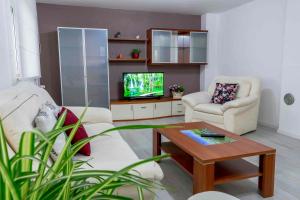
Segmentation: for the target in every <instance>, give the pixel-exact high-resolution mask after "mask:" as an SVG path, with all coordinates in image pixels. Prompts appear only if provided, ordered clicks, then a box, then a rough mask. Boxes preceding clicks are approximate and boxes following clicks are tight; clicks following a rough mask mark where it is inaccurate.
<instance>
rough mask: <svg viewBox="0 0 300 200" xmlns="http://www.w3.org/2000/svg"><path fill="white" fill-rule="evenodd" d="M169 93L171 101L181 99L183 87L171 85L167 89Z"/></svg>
mask: <svg viewBox="0 0 300 200" xmlns="http://www.w3.org/2000/svg"><path fill="white" fill-rule="evenodd" d="M169 89H170V92H171V93H172V96H173V99H181V98H182V96H183V92H184V87H183V86H182V85H179V84H173V85H170V87H169Z"/></svg>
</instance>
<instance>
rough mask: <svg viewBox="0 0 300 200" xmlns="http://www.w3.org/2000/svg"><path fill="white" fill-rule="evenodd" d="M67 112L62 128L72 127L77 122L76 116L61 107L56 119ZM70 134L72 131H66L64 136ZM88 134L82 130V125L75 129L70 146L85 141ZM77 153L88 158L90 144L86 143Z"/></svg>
mask: <svg viewBox="0 0 300 200" xmlns="http://www.w3.org/2000/svg"><path fill="white" fill-rule="evenodd" d="M65 110H66V111H67V115H66V119H65V122H64V126H68V125H72V124H76V123H77V122H78V120H79V119H78V118H77V117H76V115H75V114H74V113H73V112H72V111H70V110H69V109H67V108H65V107H63V108H62V109H61V111H60V112H59V113H58V117H60V116H61V115H62V114H63V113H64V111H65ZM71 132H72V129H70V130H67V131H66V134H67V135H68V136H69V135H70V134H71ZM88 137H89V136H88V134H87V132H86V130H85V128H84V126H83V125H82V124H80V126H79V128H78V129H77V131H76V133H75V135H74V137H73V139H72V144H75V143H76V142H78V141H80V140H82V139H85V138H88ZM79 153H81V154H83V155H86V156H89V155H91V147H90V143H87V144H86V145H84V146H83V147H82V148H81V149H80V150H79Z"/></svg>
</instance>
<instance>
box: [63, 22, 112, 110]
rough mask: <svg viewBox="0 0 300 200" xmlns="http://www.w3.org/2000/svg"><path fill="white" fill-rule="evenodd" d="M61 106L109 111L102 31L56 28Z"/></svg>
mask: <svg viewBox="0 0 300 200" xmlns="http://www.w3.org/2000/svg"><path fill="white" fill-rule="evenodd" d="M58 40H59V58H60V75H61V94H62V104H63V105H66V106H94V107H106V108H109V102H110V100H109V72H108V47H107V41H108V40H107V30H106V29H82V28H64V27H62V28H58Z"/></svg>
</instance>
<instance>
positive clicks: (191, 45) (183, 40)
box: [147, 29, 208, 65]
mask: <svg viewBox="0 0 300 200" xmlns="http://www.w3.org/2000/svg"><path fill="white" fill-rule="evenodd" d="M207 34H208V32H207V31H205V30H187V29H149V30H148V31H147V39H148V41H147V57H148V60H147V63H148V65H166V64H171V65H174V64H194V65H195V64H196V65H200V64H207Z"/></svg>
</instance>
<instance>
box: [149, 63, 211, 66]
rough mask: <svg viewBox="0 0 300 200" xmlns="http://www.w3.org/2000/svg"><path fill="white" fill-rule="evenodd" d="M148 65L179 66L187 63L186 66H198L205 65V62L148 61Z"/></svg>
mask: <svg viewBox="0 0 300 200" xmlns="http://www.w3.org/2000/svg"><path fill="white" fill-rule="evenodd" d="M148 65H149V66H179V65H188V66H199V65H207V62H199V63H148Z"/></svg>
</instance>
